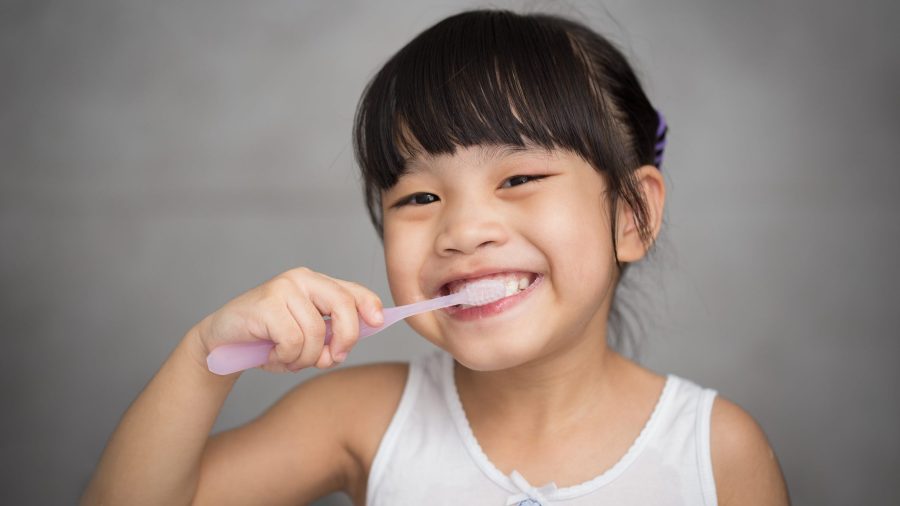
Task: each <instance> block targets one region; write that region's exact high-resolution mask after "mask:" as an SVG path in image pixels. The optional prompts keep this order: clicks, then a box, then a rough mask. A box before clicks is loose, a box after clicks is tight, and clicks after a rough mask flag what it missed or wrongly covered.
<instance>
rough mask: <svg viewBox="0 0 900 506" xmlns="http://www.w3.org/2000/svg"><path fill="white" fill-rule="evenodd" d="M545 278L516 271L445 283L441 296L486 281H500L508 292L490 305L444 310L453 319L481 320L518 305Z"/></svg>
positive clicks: (458, 306)
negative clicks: (470, 284)
mask: <svg viewBox="0 0 900 506" xmlns="http://www.w3.org/2000/svg"><path fill="white" fill-rule="evenodd" d="M543 278H544V276H543V275H542V274H538V273H536V272H526V271H516V272H501V273H494V274H489V275H486V276H477V277H472V278H465V279H458V280H454V281H451V282H449V283H445V284H444V285H443V286H442V287H441V289H440V294H441V295H450V294H452V293H456V292H459V291H461V290H463V289H465V287H466V285H467V284H469V283H474V282H476V281H484V280H491V281H499V282H501V283H503V286H504V287H505V288H506V292H505V294H504V297H503V298H501V299H499V300H495V301H493V302H490V303H488V304H483V305H479V306H470V305H466V304H459V305H456V306H451V307H448V308H445V309H443V311H444V312H445V313H446V314H448V315H450V316H451V317H453V318H455V319H460V320H473V319H480V318H484V317H486V316H490V315H494V314H497V313H500V312H503V311H505V310H506V309H508V308H510V307H511V306H513V305H515V304H518V303H519V302H520V301H521V300H523V299H524V298H526V297H527V296H528V295H529V294H530V293H531V292H532V291H533V290H534V289H535V287H537V286H538V285H539V284H540V283H541V281H542V280H543Z"/></svg>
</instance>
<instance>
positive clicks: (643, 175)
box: [616, 165, 666, 263]
mask: <svg viewBox="0 0 900 506" xmlns="http://www.w3.org/2000/svg"><path fill="white" fill-rule="evenodd" d="M634 175H635V178H636V179H637V182H638V190H640V192H641V193H642V194H643V196H644V201H645V202H646V203H647V213H648V225H649V227H650V238H651V243H652V242H653V241H656V237H657V236H658V235H659V230H660V228H661V227H662V216H663V208H664V207H665V203H666V183H665V180H664V179H663V176H662V173H661V172H660V171H659V169H657V168H656V167H654V166H652V165H644V166H642V167H640V168H638V169H637V170H635V174H634ZM616 207H617V209H616V212H617V213H618V216H617V219H616V241H617V255H618V257H619V261H620V262H626V263H630V262H636V261H638V260H640V259H641V258H643V257H644V255H645V254H646V253H647V249H648V248H649V246H650V245H645V244H644V243H643V242H641V236H640V234H639V233H638V227H637V221H636V220H635V215H634V211H633V210H632V209H631V206H629V205H628V204H627V203H626V202H625V201H624V200H622V199H620V200H619V203H618V205H617V206H616Z"/></svg>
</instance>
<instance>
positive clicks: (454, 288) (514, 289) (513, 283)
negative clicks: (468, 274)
mask: <svg viewBox="0 0 900 506" xmlns="http://www.w3.org/2000/svg"><path fill="white" fill-rule="evenodd" d="M478 279H479V280H485V279H491V280H497V281H501V282H503V285H504V286H505V287H506V294H505V296H506V297H509V296H510V295H515V294H517V293H519V292H521V291H522V290H524V289H526V288H528V285H530V284H531V275H530V274H528V273H525V272H506V273H503V274H495V275H493V276H486V277H482V278H478ZM473 281H474V280H460V281H453V282H451V283H449V284H448V285H447V288H448V289H449V290H450V293H456V292H459V291H461V290H462V289H463V288H464V287H465V286H466V284H467V283H471V282H473Z"/></svg>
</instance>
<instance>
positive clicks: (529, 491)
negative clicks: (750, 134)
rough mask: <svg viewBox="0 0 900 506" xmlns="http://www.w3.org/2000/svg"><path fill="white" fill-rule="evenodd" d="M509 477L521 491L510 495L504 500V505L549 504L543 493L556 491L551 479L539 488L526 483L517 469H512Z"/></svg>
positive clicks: (541, 505)
mask: <svg viewBox="0 0 900 506" xmlns="http://www.w3.org/2000/svg"><path fill="white" fill-rule="evenodd" d="M509 477H510V478H511V479H512V481H513V483H514V484H515V485H516V486H517V487H519V490H521V491H522V493H521V494H516V495H513V496H510V497H509V498H508V499H507V500H506V506H510V505H513V504H516V505H518V504H521V505H522V506H551V504H550V501H548V500H547V499H546V498H545V497H544V494H552V493H553V492H556V483H554V482H552V481H551V482H550V483H548V484H546V485H544V486H543V487H541V488H534V487H533V486H531V484H530V483H528V481H527V480H526V479H525V477H524V476H522V475H521V474H519V472H518V471H515V470H513V472H512V473H511V474H510V475H509Z"/></svg>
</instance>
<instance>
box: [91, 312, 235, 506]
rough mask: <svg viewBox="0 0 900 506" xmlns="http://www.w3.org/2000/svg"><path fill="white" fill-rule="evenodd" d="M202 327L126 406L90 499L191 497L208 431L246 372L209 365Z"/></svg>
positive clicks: (174, 500)
mask: <svg viewBox="0 0 900 506" xmlns="http://www.w3.org/2000/svg"><path fill="white" fill-rule="evenodd" d="M196 332H197V330H196V327H195V328H192V329H191V330H190V331H189V332H188V334H187V335H186V336H185V338H184V339H183V340H182V341H181V343H180V344H179V345H178V346H177V347H176V348H175V350H174V351H173V352H172V354H171V355H170V356H169V358H168V359H167V360H166V362H165V363H164V364H163V366H162V367H161V368H160V370H159V372H157V374H156V376H154V377H153V379H152V380H151V381H150V383H149V384H148V385H147V387H146V388H145V389H144V391H143V392H142V393H141V395H140V396H139V397H138V398H137V399H136V400H135V401H134V403H133V404H132V405H131V407H129V408H128V411H126V412H125V415H124V416H123V417H122V421H121V422H120V423H119V426H118V428H117V429H116V431H115V432H114V433H113V435H112V437H111V438H110V440H109V443H108V444H107V446H106V449H105V450H104V452H103V455H102V457H101V458H100V463H99V465H98V466H97V470H96V472H95V474H94V477H93V479H92V480H91V482H90V484H89V485H88V488H87V490H86V491H85V494H84V497H83V498H82V504H133V505H139V504H189V503H190V502H191V498H192V497H193V496H194V492H195V491H196V488H197V480H198V477H199V469H200V458H201V456H202V454H203V448H204V446H205V445H206V440H207V436H208V435H209V432H210V430H212V426H213V423H214V422H215V420H216V417H217V416H218V413H219V410H220V409H221V408H222V404H223V403H224V402H225V398H226V397H227V396H228V393H229V392H230V391H231V388H232V386H233V385H234V382H235V381H236V380H237V378H238V376H239V374H232V375H229V376H217V375H215V374H212V373H210V372H209V371H207V370H206V368H205V364H204V360H205V356H204V355H203V352H202V351H201V350H200V349H199V347H200V344H199V341H198V340H197V339H195V336H194V334H196Z"/></svg>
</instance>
